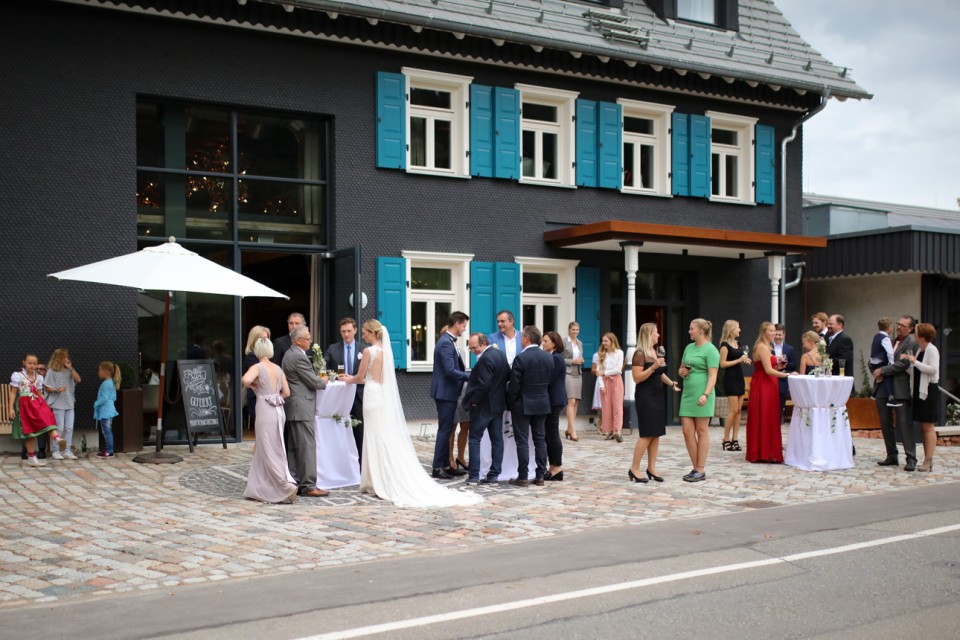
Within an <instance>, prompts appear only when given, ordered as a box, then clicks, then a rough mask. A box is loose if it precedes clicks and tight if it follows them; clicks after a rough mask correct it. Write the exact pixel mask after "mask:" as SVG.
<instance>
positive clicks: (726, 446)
mask: <svg viewBox="0 0 960 640" xmlns="http://www.w3.org/2000/svg"><path fill="white" fill-rule="evenodd" d="M723 450H724V451H733V449H731V448H730V441H729V440H724V441H723Z"/></svg>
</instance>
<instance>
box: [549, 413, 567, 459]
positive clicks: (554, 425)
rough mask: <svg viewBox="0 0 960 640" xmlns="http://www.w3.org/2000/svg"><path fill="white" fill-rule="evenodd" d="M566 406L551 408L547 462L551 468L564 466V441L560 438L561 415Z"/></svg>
mask: <svg viewBox="0 0 960 640" xmlns="http://www.w3.org/2000/svg"><path fill="white" fill-rule="evenodd" d="M563 409H564V406H563V405H558V406H555V407H550V414H549V415H548V416H547V422H546V431H547V432H546V434H545V437H546V440H547V461H548V462H549V463H550V466H551V467H562V466H563V440H562V439H561V438H560V413H561V412H562V411H563Z"/></svg>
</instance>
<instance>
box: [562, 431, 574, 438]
mask: <svg viewBox="0 0 960 640" xmlns="http://www.w3.org/2000/svg"><path fill="white" fill-rule="evenodd" d="M563 436H564V437H565V438H566V439H567V440H573V436H571V435H570V432H569V431H567V432H566V433H564V434H563Z"/></svg>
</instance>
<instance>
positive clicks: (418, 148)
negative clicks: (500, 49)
mask: <svg viewBox="0 0 960 640" xmlns="http://www.w3.org/2000/svg"><path fill="white" fill-rule="evenodd" d="M403 75H404V76H406V78H407V118H408V127H407V168H408V171H411V172H416V173H438V174H443V175H458V176H468V175H469V174H470V167H469V164H468V162H467V148H468V147H469V139H470V131H469V126H468V123H469V119H470V115H469V113H468V110H467V102H468V101H469V91H470V82H471V81H472V80H473V78H471V77H467V76H457V75H451V74H448V73H437V72H435V71H424V70H422V69H411V68H408V67H404V68H403Z"/></svg>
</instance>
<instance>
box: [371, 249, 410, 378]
mask: <svg viewBox="0 0 960 640" xmlns="http://www.w3.org/2000/svg"><path fill="white" fill-rule="evenodd" d="M377 320H379V321H380V323H381V324H382V325H383V326H385V327H386V328H387V331H389V332H390V346H391V347H392V348H393V359H394V361H395V362H396V365H397V368H399V369H405V368H406V367H407V260H406V258H390V257H385V256H380V257H378V258H377Z"/></svg>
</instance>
